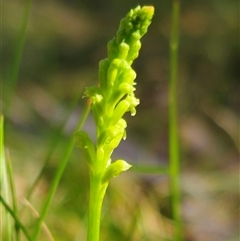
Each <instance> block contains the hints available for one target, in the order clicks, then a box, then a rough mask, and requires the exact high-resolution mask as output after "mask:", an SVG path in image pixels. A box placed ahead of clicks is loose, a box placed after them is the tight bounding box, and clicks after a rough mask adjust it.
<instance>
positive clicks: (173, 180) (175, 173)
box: [169, 0, 183, 241]
mask: <svg viewBox="0 0 240 241" xmlns="http://www.w3.org/2000/svg"><path fill="white" fill-rule="evenodd" d="M179 13H180V1H179V0H173V6H172V28H171V29H172V30H171V31H172V32H171V39H170V86H169V158H170V170H169V171H170V191H171V195H172V200H171V202H172V212H173V220H174V222H175V233H174V240H175V241H181V240H183V237H182V236H183V234H182V220H181V203H180V174H179V140H178V119H177V115H178V113H177V67H178V66H177V65H178V43H179Z"/></svg>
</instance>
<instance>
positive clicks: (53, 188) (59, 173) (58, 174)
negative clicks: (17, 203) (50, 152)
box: [32, 103, 90, 241]
mask: <svg viewBox="0 0 240 241" xmlns="http://www.w3.org/2000/svg"><path fill="white" fill-rule="evenodd" d="M89 111H90V105H89V103H87V105H86V108H85V110H84V112H83V115H82V116H81V119H80V121H79V123H78V125H77V128H76V131H79V130H80V129H81V128H82V126H83V124H84V123H85V120H86V118H87V116H88V113H89ZM74 146H75V137H74V136H73V135H72V137H71V139H70V141H69V144H68V146H67V148H66V152H65V154H64V155H63V158H62V159H61V161H60V163H59V165H58V169H57V171H56V174H55V176H54V179H53V181H52V183H51V186H50V190H49V193H48V196H47V198H46V201H45V203H44V205H43V208H42V211H41V213H40V215H39V219H38V222H37V225H36V228H35V231H34V234H33V238H32V241H37V239H38V236H39V233H40V230H41V226H42V223H43V220H44V219H45V217H46V215H47V212H48V209H49V206H50V204H51V202H52V199H53V196H54V194H55V192H56V190H57V187H58V184H59V181H60V179H61V177H62V174H63V172H64V170H65V167H66V165H67V162H68V159H69V157H70V155H71V153H72V150H73V148H74Z"/></svg>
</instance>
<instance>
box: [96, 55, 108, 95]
mask: <svg viewBox="0 0 240 241" xmlns="http://www.w3.org/2000/svg"><path fill="white" fill-rule="evenodd" d="M108 67H109V60H108V59H103V60H101V61H100V62H99V71H98V78H99V82H100V88H101V89H102V90H103V93H105V91H107V70H108Z"/></svg>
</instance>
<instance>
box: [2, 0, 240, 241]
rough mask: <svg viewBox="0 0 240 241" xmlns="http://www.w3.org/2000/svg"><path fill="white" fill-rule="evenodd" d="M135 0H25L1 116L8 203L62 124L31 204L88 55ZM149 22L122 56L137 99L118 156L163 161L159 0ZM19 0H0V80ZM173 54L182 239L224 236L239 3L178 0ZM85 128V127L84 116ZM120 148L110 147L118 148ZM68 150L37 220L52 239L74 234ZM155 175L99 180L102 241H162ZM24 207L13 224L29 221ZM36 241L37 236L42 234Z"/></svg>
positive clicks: (231, 232) (73, 170) (229, 227)
mask: <svg viewBox="0 0 240 241" xmlns="http://www.w3.org/2000/svg"><path fill="white" fill-rule="evenodd" d="M138 4H146V2H144V1H134V0H132V1H126V0H121V1H110V0H106V1H97V0H94V1H93V0H85V1H73V0H72V1H70V0H68V1H66V0H65V1H63V0H62V1H46V0H45V1H44V0H43V1H33V5H32V9H31V16H30V19H29V24H28V31H27V35H26V42H25V47H24V52H23V56H22V61H21V66H20V72H19V75H18V80H17V87H16V91H15V95H14V99H13V102H12V108H11V111H10V112H9V115H8V116H6V123H7V129H6V132H5V134H6V137H5V140H6V141H5V142H6V146H7V148H8V149H9V151H10V155H11V160H12V161H13V169H14V172H15V180H16V185H17V193H18V197H19V205H20V207H24V205H25V204H24V201H22V197H26V196H27V191H28V188H29V187H30V186H31V184H32V183H33V181H34V180H35V178H36V176H37V175H38V173H39V171H40V170H41V168H42V166H43V163H44V159H45V157H46V155H47V153H48V152H49V149H51V143H52V142H53V141H52V139H53V136H54V135H57V134H56V133H57V128H59V126H61V125H62V124H63V123H64V122H65V121H66V125H65V127H64V131H63V134H62V135H60V137H61V139H60V140H59V142H58V145H57V147H56V148H55V149H54V151H53V153H52V155H51V158H50V161H49V163H48V165H47V167H46V168H45V170H44V175H43V177H42V178H41V181H40V182H39V184H38V186H37V188H36V190H35V192H34V193H33V196H32V198H31V199H30V202H31V204H32V205H33V206H34V207H35V208H36V209H37V210H39V208H40V206H41V203H42V200H43V199H44V197H45V196H46V193H47V191H48V187H49V182H51V180H52V177H53V175H54V171H55V169H56V166H57V165H58V161H59V159H60V158H61V155H62V153H63V150H64V147H65V143H66V142H67V141H68V138H69V136H70V135H71V134H72V131H73V129H74V124H75V123H76V120H77V119H78V118H79V116H80V115H81V113H82V111H81V110H82V109H81V108H82V106H83V104H84V103H85V102H84V100H82V99H81V96H82V94H83V90H84V87H85V86H89V85H95V84H96V83H97V72H98V62H99V61H100V60H101V59H103V58H105V57H106V44H107V42H108V41H109V40H110V39H111V38H112V37H113V36H114V34H115V32H116V29H117V27H118V23H119V19H121V18H122V17H123V16H124V15H125V13H126V12H127V11H128V10H129V9H130V8H133V7H135V6H136V5H138ZM147 4H152V5H154V6H155V9H156V13H155V16H154V21H153V23H152V26H151V27H150V29H149V33H148V36H146V37H145V38H144V39H143V47H142V49H141V51H140V57H139V58H138V60H137V61H136V63H134V69H135V70H136V72H137V74H138V76H137V79H136V82H137V90H136V96H137V97H138V98H140V100H141V103H140V105H139V106H138V113H137V115H136V117H135V118H131V117H130V116H129V117H128V123H129V124H128V138H127V140H126V141H125V143H123V145H122V146H121V148H120V151H119V152H118V153H117V154H116V155H118V158H124V159H126V160H127V161H128V162H129V163H131V164H133V165H134V163H137V162H141V163H142V164H146V165H147V164H149V163H155V164H156V163H157V164H159V165H162V164H167V163H168V138H167V128H168V117H167V108H168V103H167V91H168V71H169V69H168V66H169V65H168V61H169V36H170V26H171V23H170V19H171V1H164V0H162V1H159V0H152V1H151V2H148V3H147ZM23 7H24V4H23V1H16V0H9V1H7V2H6V3H5V4H3V21H2V40H3V42H2V58H3V62H2V74H3V79H4V81H3V108H4V88H5V87H6V85H7V84H8V81H7V80H8V76H9V73H10V71H11V63H12V59H13V53H14V47H15V46H16V42H17V41H18V33H19V28H20V22H21V19H22V14H23ZM180 28H181V39H180V51H179V75H178V76H179V85H178V88H179V125H180V140H181V157H182V158H181V159H182V191H183V199H182V203H183V217H184V223H185V225H184V229H185V233H186V240H188V241H210V240H211V241H225V240H230V241H235V240H237V230H238V225H237V222H238V215H237V213H238V211H239V203H238V200H239V199H238V188H237V178H238V170H239V168H238V166H239V163H238V162H239V149H240V148H239V81H240V79H239V66H240V61H239V54H240V50H239V3H238V1H236V0H231V1H225V0H213V1H207V0H203V1H197V0H191V1H190V0H187V1H182V5H181V22H180ZM85 129H87V130H90V131H92V134H93V135H94V130H93V127H92V119H91V118H89V119H88V121H87V123H86V125H85ZM121 150H122V152H121ZM82 159H83V157H82V153H81V152H80V151H79V150H75V151H74V153H73V154H72V156H71V159H70V160H69V164H68V166H67V169H66V171H65V174H64V176H63V178H62V182H61V185H60V187H59V189H58V192H57V194H56V197H55V198H54V201H53V204H52V206H51V211H50V213H49V214H48V216H47V220H46V223H47V226H48V227H49V229H50V230H51V232H52V234H53V236H54V237H55V239H56V240H59V241H62V240H64V241H68V240H74V239H76V240H84V239H85V231H86V221H87V207H88V203H87V202H88V185H89V184H88V173H87V167H86V165H85V162H84V161H83V160H82ZM169 198H170V194H169V192H168V179H167V177H166V176H156V175H154V176H153V175H139V174H137V173H133V172H132V173H131V172H129V173H128V174H124V175H123V177H119V178H118V179H116V180H114V181H113V183H112V184H111V185H110V187H109V189H108V192H107V197H106V200H105V206H104V210H103V225H102V232H103V233H102V240H114V241H118V240H119V241H120V240H121V241H122V240H131V241H135V240H136V241H138V240H147V241H156V240H165V239H164V238H167V237H171V233H172V222H171V213H170V210H169ZM32 216H34V215H32V214H31V211H30V208H29V207H26V206H25V212H24V215H23V220H24V221H25V222H26V223H27V224H28V225H29V227H31V225H30V222H31V220H32ZM43 237H45V236H44V234H43Z"/></svg>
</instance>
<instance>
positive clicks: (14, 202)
mask: <svg viewBox="0 0 240 241" xmlns="http://www.w3.org/2000/svg"><path fill="white" fill-rule="evenodd" d="M6 154H7V161H6V162H7V171H8V177H9V184H10V190H11V195H12V205H13V211H14V213H15V215H18V206H17V198H16V188H15V185H14V177H13V170H12V165H11V160H10V156H9V153H8V152H7V153H6ZM19 231H20V227H19V226H18V223H17V222H15V233H16V241H19V240H20V234H19Z"/></svg>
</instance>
